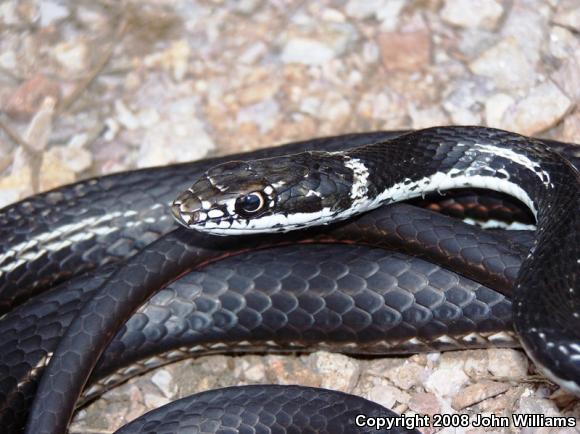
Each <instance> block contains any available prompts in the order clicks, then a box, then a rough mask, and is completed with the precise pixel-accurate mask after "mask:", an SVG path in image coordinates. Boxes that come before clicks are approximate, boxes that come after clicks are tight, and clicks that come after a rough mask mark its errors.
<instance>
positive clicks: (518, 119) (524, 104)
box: [500, 80, 573, 136]
mask: <svg viewBox="0 0 580 434" xmlns="http://www.w3.org/2000/svg"><path fill="white" fill-rule="evenodd" d="M572 106H573V104H572V101H571V100H570V99H569V98H568V97H567V96H566V95H565V94H564V93H563V92H562V91H561V90H560V89H559V88H558V86H556V84H554V82H553V81H551V80H548V81H546V82H544V83H542V84H540V85H538V86H536V87H535V88H533V89H531V90H530V92H529V93H528V94H527V95H526V96H525V97H524V98H522V99H520V100H518V101H517V102H516V103H515V104H513V105H511V106H510V107H509V108H508V109H507V110H506V112H505V114H504V116H503V118H502V121H501V122H500V125H501V127H502V128H506V129H510V130H512V131H515V132H518V133H520V134H524V135H529V136H532V135H534V134H537V133H539V132H542V131H544V130H546V129H548V128H550V127H552V126H554V125H556V124H557V123H558V122H559V121H560V120H561V119H562V117H564V115H565V114H566V113H567V112H568V110H570V109H571V108H572Z"/></svg>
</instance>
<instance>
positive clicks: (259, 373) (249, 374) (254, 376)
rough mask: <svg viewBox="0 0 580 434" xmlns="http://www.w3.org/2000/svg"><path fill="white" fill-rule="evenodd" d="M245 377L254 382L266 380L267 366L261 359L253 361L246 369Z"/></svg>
mask: <svg viewBox="0 0 580 434" xmlns="http://www.w3.org/2000/svg"><path fill="white" fill-rule="evenodd" d="M244 377H245V378H246V380H249V381H252V382H258V381H264V379H265V378H266V368H265V367H264V364H263V363H261V361H256V362H255V363H252V365H251V366H249V367H247V368H246V369H244Z"/></svg>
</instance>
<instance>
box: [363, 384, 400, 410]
mask: <svg viewBox="0 0 580 434" xmlns="http://www.w3.org/2000/svg"><path fill="white" fill-rule="evenodd" d="M367 398H368V399H370V400H371V401H374V402H376V403H378V404H380V405H382V406H383V407H385V408H393V407H394V406H395V403H397V402H398V403H400V404H407V403H408V402H409V400H410V399H411V396H410V395H409V394H408V393H406V392H403V391H402V390H400V389H397V388H396V387H393V386H389V385H376V386H374V387H373V388H372V389H371V390H369V392H368V394H367Z"/></svg>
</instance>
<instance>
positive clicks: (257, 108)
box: [237, 98, 280, 134]
mask: <svg viewBox="0 0 580 434" xmlns="http://www.w3.org/2000/svg"><path fill="white" fill-rule="evenodd" d="M279 111H280V110H279V106H278V103H277V102H276V100H275V99H273V98H268V99H266V100H263V101H260V102H258V103H256V104H252V105H249V106H247V107H244V108H243V109H241V110H240V111H239V112H238V116H237V122H238V124H245V123H249V124H255V125H256V126H257V127H258V128H259V131H260V133H262V134H265V133H267V132H268V131H270V130H271V129H272V128H274V127H275V126H276V123H277V122H278V114H279Z"/></svg>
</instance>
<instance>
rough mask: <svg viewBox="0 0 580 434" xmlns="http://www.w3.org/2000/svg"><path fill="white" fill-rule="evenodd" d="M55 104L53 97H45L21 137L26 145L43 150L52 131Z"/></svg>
mask: <svg viewBox="0 0 580 434" xmlns="http://www.w3.org/2000/svg"><path fill="white" fill-rule="evenodd" d="M55 104H56V101H55V100H54V98H51V97H47V98H45V100H44V101H43V102H42V104H41V106H40V108H39V110H38V112H37V113H36V114H35V115H34V117H33V118H32V119H31V121H30V124H29V125H28V128H27V129H26V132H25V133H24V135H23V137H22V138H23V139H24V140H25V141H26V143H28V146H30V147H31V148H32V149H34V150H35V151H36V152H40V151H42V150H44V149H45V148H46V145H47V143H48V138H49V137H50V133H51V132H52V119H53V115H54V107H55Z"/></svg>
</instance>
